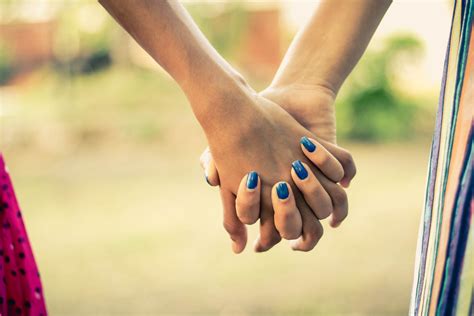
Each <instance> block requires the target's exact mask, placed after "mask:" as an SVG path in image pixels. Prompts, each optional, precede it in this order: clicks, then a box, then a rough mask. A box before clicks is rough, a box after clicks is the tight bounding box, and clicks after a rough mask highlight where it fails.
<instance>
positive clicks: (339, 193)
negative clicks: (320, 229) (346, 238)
mask: <svg viewBox="0 0 474 316" xmlns="http://www.w3.org/2000/svg"><path fill="white" fill-rule="evenodd" d="M315 175H316V177H317V178H318V180H319V182H320V183H321V185H322V186H323V188H324V190H325V191H326V192H327V193H328V194H329V196H330V198H331V202H332V216H331V219H330V221H329V225H331V227H334V228H335V227H338V226H339V225H341V223H342V221H344V219H345V218H346V217H347V214H348V209H349V205H348V201H347V194H346V191H345V190H344V189H343V188H342V187H341V186H340V185H339V184H337V183H334V182H331V181H330V180H328V179H326V178H325V177H324V176H322V175H319V176H318V175H317V171H316V172H315Z"/></svg>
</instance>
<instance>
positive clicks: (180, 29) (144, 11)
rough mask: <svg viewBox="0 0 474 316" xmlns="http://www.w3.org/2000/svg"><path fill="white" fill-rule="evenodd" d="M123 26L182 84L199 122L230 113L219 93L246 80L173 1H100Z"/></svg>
mask: <svg viewBox="0 0 474 316" xmlns="http://www.w3.org/2000/svg"><path fill="white" fill-rule="evenodd" d="M99 2H100V3H101V4H102V5H103V6H104V7H105V9H106V10H107V11H108V12H109V13H110V14H111V15H112V16H113V17H114V18H115V19H116V20H117V22H119V23H120V24H121V25H122V26H123V28H124V29H125V30H126V31H127V32H128V33H130V35H132V36H133V38H134V39H135V40H136V41H137V42H138V43H139V44H140V45H141V46H142V47H143V48H144V49H145V50H146V51H147V52H148V53H149V54H150V55H151V56H152V57H153V58H154V59H155V60H156V61H157V62H158V63H159V64H160V65H161V66H162V67H163V68H164V69H165V70H166V71H167V72H168V73H169V74H170V75H171V76H172V77H173V78H174V79H175V80H176V82H177V83H178V84H179V85H180V86H181V88H182V89H183V91H184V92H185V94H186V95H187V97H188V99H189V100H190V101H191V106H192V107H193V111H194V112H195V114H196V117H197V118H198V120H199V121H200V122H201V124H207V123H209V122H211V121H212V118H210V117H209V116H210V115H214V116H215V115H217V114H218V113H220V112H224V113H226V112H229V111H232V109H229V108H226V104H224V103H221V102H217V101H216V100H219V99H221V96H222V94H224V93H230V91H232V92H234V91H235V90H237V91H239V90H245V83H244V82H243V80H242V79H241V78H240V77H239V75H238V74H237V73H236V72H235V71H234V70H233V69H232V67H231V66H230V65H229V64H228V63H227V62H226V61H225V60H224V59H223V58H222V57H221V56H220V55H219V54H218V53H217V52H216V51H215V49H214V48H213V47H212V45H211V44H210V43H209V42H208V41H207V39H206V38H205V37H204V35H203V34H202V33H201V32H200V30H199V29H198V27H197V26H196V25H195V23H194V22H193V20H192V18H191V17H190V16H189V14H188V13H187V12H186V10H185V9H184V8H183V7H182V5H181V4H179V3H178V2H177V1H166V0H124V1H117V0H99Z"/></svg>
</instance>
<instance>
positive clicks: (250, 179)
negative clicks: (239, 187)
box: [247, 171, 258, 190]
mask: <svg viewBox="0 0 474 316" xmlns="http://www.w3.org/2000/svg"><path fill="white" fill-rule="evenodd" d="M257 184H258V174H257V172H255V171H252V172H250V173H249V175H248V176H247V188H248V189H250V190H252V189H255V188H256V187H257Z"/></svg>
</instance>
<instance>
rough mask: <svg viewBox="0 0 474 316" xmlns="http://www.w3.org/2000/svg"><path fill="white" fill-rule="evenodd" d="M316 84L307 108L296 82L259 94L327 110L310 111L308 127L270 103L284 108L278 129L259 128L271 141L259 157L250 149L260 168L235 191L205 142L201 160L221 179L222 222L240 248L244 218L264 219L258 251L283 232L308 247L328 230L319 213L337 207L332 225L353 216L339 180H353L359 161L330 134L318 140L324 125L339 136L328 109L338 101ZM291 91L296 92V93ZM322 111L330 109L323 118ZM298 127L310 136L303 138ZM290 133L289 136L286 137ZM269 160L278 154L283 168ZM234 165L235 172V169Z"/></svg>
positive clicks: (214, 179) (209, 174) (212, 180)
mask: <svg viewBox="0 0 474 316" xmlns="http://www.w3.org/2000/svg"><path fill="white" fill-rule="evenodd" d="M317 89H318V88H316V89H313V90H311V91H310V94H311V96H312V99H310V98H309V94H308V93H307V94H308V97H307V98H303V99H301V100H304V101H305V102H306V103H307V104H308V105H309V104H310V103H312V105H313V106H312V107H310V108H305V107H304V106H305V104H302V106H301V107H300V108H298V106H297V104H295V101H298V97H301V95H300V94H299V93H298V91H295V89H293V90H290V89H285V93H281V92H280V93H277V89H273V88H272V89H267V90H265V91H264V92H263V93H261V94H260V95H259V96H260V98H261V99H266V100H267V101H269V99H270V98H272V99H274V100H282V101H283V100H285V103H284V104H285V106H286V108H290V109H292V111H293V113H295V114H301V113H308V114H309V112H311V111H313V112H320V113H321V115H319V116H311V117H314V118H316V120H310V119H309V118H306V121H305V125H307V126H310V127H311V130H308V129H306V128H304V127H303V126H302V125H301V124H300V123H298V122H297V121H296V120H295V119H294V117H292V116H290V115H289V114H288V112H286V111H285V110H284V109H285V107H284V106H280V105H278V104H276V103H274V102H272V103H273V104H272V106H276V107H279V108H281V109H280V110H283V111H284V112H286V115H282V117H281V120H282V121H279V123H278V127H279V128H278V131H273V132H272V133H270V134H269V135H268V136H267V138H266V139H265V138H260V137H262V136H263V135H259V136H256V135H255V134H254V137H253V139H254V140H256V139H258V138H260V139H261V140H260V144H265V145H264V146H258V150H257V151H256V152H258V153H259V155H258V156H255V154H253V155H252V160H250V163H252V167H253V170H254V171H251V172H249V173H247V174H245V175H244V176H243V177H242V179H241V181H240V184H239V186H238V188H237V190H235V189H234V190H232V189H228V188H226V187H223V186H222V183H226V179H225V178H224V177H223V174H222V172H221V170H220V166H221V164H220V163H219V161H218V160H217V158H216V160H213V156H212V155H211V151H210V150H209V149H206V150H205V151H204V153H203V154H202V156H201V165H202V167H203V168H204V169H205V173H206V178H207V180H208V182H209V184H210V185H213V186H215V185H219V184H221V188H220V191H221V198H222V202H223V206H224V227H225V229H226V230H227V232H228V233H229V235H230V237H231V239H232V241H233V243H232V248H233V250H234V252H236V253H239V252H241V251H242V250H243V249H244V248H245V245H246V242H247V232H246V227H245V224H247V225H248V224H254V223H255V222H256V221H257V220H258V219H259V218H260V235H259V238H258V239H257V240H256V242H255V245H254V247H255V251H258V252H261V251H266V250H268V249H270V248H271V247H273V246H274V245H275V244H277V243H278V242H279V241H280V240H281V238H283V239H288V240H293V241H292V243H291V246H292V248H293V249H294V250H301V251H309V250H311V249H313V248H314V247H315V245H316V244H317V242H318V241H319V239H320V238H321V236H322V234H323V227H322V225H321V223H320V222H319V221H320V220H322V219H325V218H327V217H328V216H329V215H331V214H332V216H331V222H330V224H331V226H333V227H337V226H339V225H340V223H341V222H342V221H343V220H344V218H345V217H346V216H347V210H348V208H347V197H346V194H345V192H344V190H343V188H342V187H341V186H340V185H338V184H337V183H338V182H341V183H342V184H343V185H344V186H347V185H348V184H349V182H350V180H351V179H352V178H353V177H354V175H355V165H354V162H353V160H352V157H351V155H350V154H349V153H348V152H347V151H345V150H344V149H342V148H340V147H337V146H336V145H335V144H333V143H331V142H330V141H325V140H324V139H320V140H319V141H318V140H317V139H316V137H315V136H314V134H316V133H318V130H321V132H322V133H323V134H324V135H326V138H327V139H329V140H333V138H332V135H333V134H332V131H334V129H333V128H332V126H334V115H331V111H328V110H325V109H323V108H328V109H330V108H332V106H333V104H332V103H333V98H331V97H330V96H328V95H327V92H325V91H324V90H323V89H319V90H320V91H319V92H318V91H316V90H317ZM270 91H272V93H270ZM279 91H281V90H279ZM286 93H288V95H286ZM292 95H296V96H297V98H294V97H292ZM264 96H266V97H264ZM275 112H276V113H278V112H279V111H275ZM271 113H272V112H271ZM324 113H329V115H326V117H322V116H323V115H324ZM302 117H305V116H302ZM275 120H276V119H274V120H272V121H273V122H275ZM289 122H291V124H289ZM293 130H295V131H296V132H293ZM256 132H258V131H256ZM298 132H299V133H301V134H300V135H304V136H303V137H301V136H300V135H298V134H297V133H298ZM313 132H315V133H313ZM275 135H278V136H276V137H275ZM284 139H286V142H283V140H284ZM244 150H246V149H244V148H242V149H240V150H239V151H240V152H245V153H249V151H244ZM280 151H283V153H280ZM228 153H229V152H228ZM214 156H215V155H214ZM215 157H217V156H215ZM231 157H233V156H232V155H231V156H226V157H223V159H224V160H225V159H226V158H227V160H233V159H232V158H231ZM267 157H269V158H267ZM247 158H248V157H247ZM268 159H272V160H271V161H275V162H276V163H277V165H278V169H273V168H269V167H270V163H269V161H268ZM234 162H235V161H234ZM282 162H284V164H283V168H281V165H282ZM225 163H226V162H224V164H225ZM262 163H263V164H262ZM237 165H238V166H241V165H242V164H237ZM237 165H236V166H237ZM260 166H262V167H263V169H262V167H260ZM259 167H260V169H258V168H259ZM218 170H219V171H218ZM232 170H233V171H235V170H236V168H233V169H232ZM275 170H278V171H279V176H280V178H278V175H277V176H276V177H275V176H274V175H275V174H276V173H275ZM271 171H273V172H271ZM268 172H270V173H268Z"/></svg>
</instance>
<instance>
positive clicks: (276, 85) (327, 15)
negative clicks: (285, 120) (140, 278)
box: [201, 0, 391, 250]
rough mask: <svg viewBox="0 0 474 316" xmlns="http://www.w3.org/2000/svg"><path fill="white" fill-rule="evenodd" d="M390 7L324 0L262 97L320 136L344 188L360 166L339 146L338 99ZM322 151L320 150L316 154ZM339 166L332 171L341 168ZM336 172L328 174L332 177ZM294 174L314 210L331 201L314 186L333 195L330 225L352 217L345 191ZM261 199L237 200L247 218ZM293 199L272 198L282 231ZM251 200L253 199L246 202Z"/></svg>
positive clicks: (213, 173) (212, 173)
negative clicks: (336, 118)
mask: <svg viewBox="0 0 474 316" xmlns="http://www.w3.org/2000/svg"><path fill="white" fill-rule="evenodd" d="M390 4H391V1H388V0H351V1H322V2H321V3H320V5H319V6H318V8H317V9H316V11H315V13H314V14H313V16H312V17H311V19H310V20H309V21H308V23H307V24H306V25H305V26H304V27H303V28H302V29H301V30H300V31H299V32H298V34H297V35H296V36H295V38H294V40H293V41H292V43H291V45H290V47H289V49H288V51H287V53H286V55H285V57H284V59H283V61H282V63H281V65H280V67H279V69H278V71H277V73H276V75H275V77H274V79H273V81H272V83H271V84H270V86H269V87H268V88H267V89H265V90H264V91H262V92H261V93H260V94H261V95H262V96H264V97H266V98H268V99H270V100H272V101H274V102H275V103H277V104H279V105H280V106H281V107H282V108H284V109H285V110H286V111H287V112H288V113H289V114H290V115H292V116H293V117H294V118H295V119H296V120H297V121H298V122H299V123H301V124H302V125H303V126H304V127H306V128H307V129H308V130H309V131H311V132H313V134H314V135H317V136H318V137H319V139H318V140H319V142H320V143H322V144H323V145H324V147H325V148H326V149H327V151H328V152H330V153H331V154H332V155H333V157H335V158H336V159H337V160H338V161H339V163H340V165H341V166H342V167H343V169H344V176H343V178H342V180H341V181H340V184H341V185H342V186H343V187H348V186H349V184H350V181H351V180H352V178H353V177H354V176H355V173H356V168H355V165H354V161H353V159H352V157H351V155H350V154H349V153H348V152H347V151H346V150H344V149H342V148H340V147H338V146H337V145H336V122H335V109H334V106H333V105H334V100H335V98H336V96H337V93H338V91H339V89H340V87H341V85H342V84H343V82H344V80H345V79H346V78H347V76H348V75H349V73H350V72H351V71H352V69H353V68H354V66H355V65H356V64H357V62H358V60H359V59H360V57H361V55H362V54H363V52H364V51H365V49H366V47H367V45H368V43H369V41H370V39H371V37H372V35H373V33H374V32H375V30H376V28H377V26H378V24H379V23H380V21H381V19H382V17H383V15H384V14H385V12H386V11H387V10H388V8H389V6H390ZM340 21H344V23H340ZM334 39H337V40H334ZM318 148H323V147H321V146H319V147H318ZM302 150H303V152H304V153H305V155H307V156H308V158H309V159H310V160H311V161H312V162H313V164H314V165H315V166H317V167H319V168H320V169H323V170H325V171H326V173H327V171H328V170H327V169H328V168H325V167H324V166H323V165H322V164H324V163H326V164H327V162H324V161H322V160H321V158H320V157H314V154H313V155H311V153H309V152H307V151H306V150H305V149H304V148H302ZM319 152H320V151H319ZM319 152H318V150H316V155H317V154H319ZM203 157H205V158H206V159H201V164H202V166H203V168H204V169H205V170H206V174H207V177H208V182H209V183H210V184H211V185H218V184H219V180H220V178H219V173H218V171H217V169H216V168H215V166H214V165H213V164H212V156H211V155H210V152H208V151H205V153H204V155H203ZM209 162H210V163H209ZM305 166H306V165H305ZM334 166H335V165H333V166H331V167H330V168H336V167H334ZM306 167H307V166H306ZM331 172H332V171H330V170H329V175H330V174H331ZM291 174H292V179H293V180H294V182H295V184H296V185H297V186H298V188H299V190H300V191H301V192H302V194H303V195H304V196H305V199H306V202H307V203H308V204H309V206H310V207H312V208H313V209H316V210H318V206H319V208H320V209H321V206H320V205H321V204H323V205H324V204H326V205H327V200H326V197H325V196H320V195H321V194H320V193H319V192H316V194H315V190H316V189H315V188H317V187H318V185H323V186H324V187H325V189H326V191H327V192H330V196H331V200H332V206H333V208H332V216H331V221H330V225H331V226H333V227H337V226H339V225H340V224H341V222H342V221H343V220H344V219H345V217H346V216H347V198H346V197H345V193H343V192H341V191H340V188H339V187H338V186H334V185H331V184H328V183H324V182H321V181H320V183H319V184H318V179H317V177H315V176H313V174H312V173H311V172H309V174H310V175H309V177H308V178H307V179H305V180H304V181H299V179H298V178H295V172H294V170H292V172H291ZM331 190H332V191H331ZM316 191H317V190H316ZM256 195H257V193H255V192H253V193H249V192H246V191H244V190H242V191H239V194H238V196H237V199H238V200H239V201H240V204H241V205H249V207H248V208H247V209H245V208H243V209H242V208H241V209H240V210H239V212H240V213H244V214H246V215H245V216H246V217H249V218H255V216H256V212H257V209H258V207H257V206H258V203H259V201H258V197H256ZM291 195H292V193H291V191H290V197H289V199H288V201H280V200H279V199H278V198H273V206H274V209H275V219H274V220H275V223H277V227H279V226H282V227H287V226H288V224H287V223H285V220H287V218H286V217H284V216H282V217H280V214H284V215H286V214H287V213H288V211H287V210H288V208H292V207H293V206H292V202H291V201H292V200H291ZM315 195H316V196H317V198H315ZM247 199H248V200H249V201H246V200H247ZM326 208H328V207H327V206H323V207H322V211H321V210H319V212H323V214H319V215H318V216H323V217H324V216H325V215H326V214H325V212H327V210H326ZM319 218H321V217H319ZM237 220H238V218H236V221H237ZM288 220H291V219H288ZM244 223H245V222H244ZM238 225H240V224H239V223H237V222H235V223H233V224H232V225H229V226H238ZM295 225H297V224H295ZM234 238H235V236H234ZM297 243H298V241H296V242H295V243H294V244H293V249H296V250H300V249H298V247H297V246H296V247H295V244H296V245H297Z"/></svg>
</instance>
